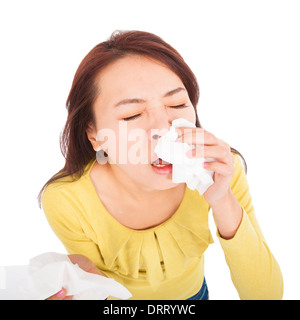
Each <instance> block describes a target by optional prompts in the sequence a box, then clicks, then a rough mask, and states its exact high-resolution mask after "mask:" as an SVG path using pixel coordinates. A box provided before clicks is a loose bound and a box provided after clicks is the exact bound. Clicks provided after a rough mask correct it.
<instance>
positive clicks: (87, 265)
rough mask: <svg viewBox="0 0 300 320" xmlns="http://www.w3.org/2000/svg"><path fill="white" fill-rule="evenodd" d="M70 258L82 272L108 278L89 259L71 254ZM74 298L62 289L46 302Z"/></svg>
mask: <svg viewBox="0 0 300 320" xmlns="http://www.w3.org/2000/svg"><path fill="white" fill-rule="evenodd" d="M68 257H69V259H70V260H71V262H72V263H74V264H76V263H77V264H78V266H79V267H80V268H81V269H82V270H84V271H86V272H90V273H94V274H99V275H101V276H104V277H106V275H105V274H103V273H102V272H100V270H99V269H98V268H97V267H96V266H95V265H94V264H93V262H92V261H91V260H90V259H88V258H87V257H85V256H83V255H81V254H70V255H68ZM72 298H73V296H68V295H67V290H66V289H65V288H61V290H60V291H58V292H57V293H56V294H54V295H53V296H51V297H49V298H47V299H46V300H72Z"/></svg>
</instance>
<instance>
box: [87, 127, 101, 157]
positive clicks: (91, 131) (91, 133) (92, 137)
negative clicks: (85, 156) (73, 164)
mask: <svg viewBox="0 0 300 320" xmlns="http://www.w3.org/2000/svg"><path fill="white" fill-rule="evenodd" d="M85 132H86V135H87V138H88V140H89V141H90V143H91V144H92V146H93V149H94V150H95V151H99V150H100V149H101V144H100V141H97V140H96V136H97V131H96V129H95V128H94V127H93V125H92V124H89V125H88V127H87V128H86V130H85Z"/></svg>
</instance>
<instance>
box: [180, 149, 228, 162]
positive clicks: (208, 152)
mask: <svg viewBox="0 0 300 320" xmlns="http://www.w3.org/2000/svg"><path fill="white" fill-rule="evenodd" d="M186 155H187V156H188V157H190V158H194V157H195V158H214V159H216V160H218V161H221V162H222V163H225V164H232V163H233V159H232V157H233V155H232V154H231V153H230V151H229V150H228V149H227V148H226V147H224V146H221V145H217V146H206V145H205V146H203V145H202V146H201V145H198V146H196V148H195V149H192V150H189V151H188V152H187V154H186Z"/></svg>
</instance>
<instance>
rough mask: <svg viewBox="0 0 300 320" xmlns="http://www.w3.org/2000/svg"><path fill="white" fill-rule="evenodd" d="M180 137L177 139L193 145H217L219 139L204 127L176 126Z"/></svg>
mask: <svg viewBox="0 0 300 320" xmlns="http://www.w3.org/2000/svg"><path fill="white" fill-rule="evenodd" d="M176 131H177V133H178V139H177V140H176V141H179V142H185V143H187V144H191V145H201V144H203V145H204V144H205V145H217V144H218V139H217V138H216V137H215V136H214V135H213V134H212V133H210V132H208V131H206V130H204V129H203V128H188V127H180V128H176Z"/></svg>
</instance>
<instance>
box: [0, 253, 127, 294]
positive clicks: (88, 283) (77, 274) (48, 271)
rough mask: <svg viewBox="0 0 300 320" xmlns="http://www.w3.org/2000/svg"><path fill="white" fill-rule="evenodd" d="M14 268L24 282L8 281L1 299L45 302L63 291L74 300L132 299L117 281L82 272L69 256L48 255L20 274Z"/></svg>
mask: <svg viewBox="0 0 300 320" xmlns="http://www.w3.org/2000/svg"><path fill="white" fill-rule="evenodd" d="M11 268H12V267H9V268H7V267H6V271H5V272H6V274H9V273H10V274H11V273H12V272H11ZM14 268H15V275H16V276H17V273H19V272H20V271H21V272H22V273H23V278H22V280H20V279H19V281H18V283H15V281H14V283H10V284H9V282H11V281H9V279H6V281H5V282H6V288H5V289H6V290H0V299H17V300H19V299H21V300H23V299H26V300H44V299H46V298H48V297H50V296H52V295H54V294H56V293H57V292H58V291H60V290H61V288H62V287H64V288H65V289H66V291H67V295H72V296H73V300H104V299H106V298H107V297H108V296H113V297H116V298H120V299H128V298H130V297H131V296H132V295H131V293H130V292H129V291H128V290H127V289H126V288H125V287H124V286H122V285H121V284H120V283H118V282H117V281H115V280H114V279H111V278H107V277H104V276H101V275H97V274H92V273H88V272H86V271H84V270H82V269H81V268H79V266H78V265H77V264H73V263H72V262H71V261H70V259H69V258H68V256H67V255H65V254H59V253H54V252H49V253H44V254H42V255H39V256H37V257H35V258H33V259H31V260H30V264H29V266H22V267H21V266H20V267H19V270H18V267H17V268H16V267H14ZM25 268H26V270H25ZM17 277H18V276H17ZM2 278H3V267H2ZM6 278H7V277H6ZM10 278H12V277H11V276H10ZM19 278H20V277H19Z"/></svg>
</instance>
